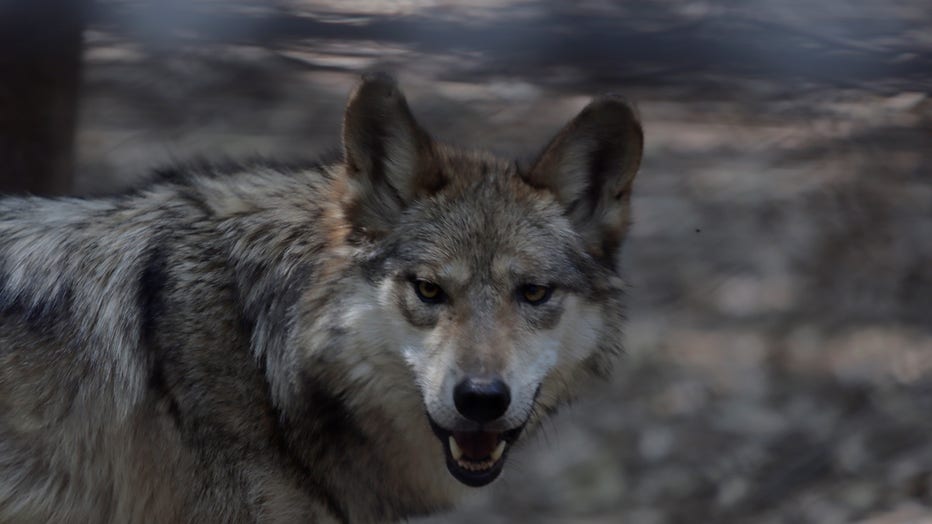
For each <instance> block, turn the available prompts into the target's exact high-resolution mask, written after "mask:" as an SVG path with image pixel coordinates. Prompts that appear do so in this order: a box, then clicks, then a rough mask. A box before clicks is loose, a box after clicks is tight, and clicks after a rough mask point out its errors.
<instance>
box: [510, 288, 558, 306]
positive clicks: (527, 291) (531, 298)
mask: <svg viewBox="0 0 932 524" xmlns="http://www.w3.org/2000/svg"><path fill="white" fill-rule="evenodd" d="M552 292H553V288H552V287H548V286H539V285H537V284H525V285H523V286H521V287H520V288H519V289H518V293H519V294H520V296H521V298H522V299H524V300H525V301H526V302H527V303H528V304H531V305H532V306H539V305H540V304H543V303H544V302H546V301H547V300H549V299H550V294H551V293H552Z"/></svg>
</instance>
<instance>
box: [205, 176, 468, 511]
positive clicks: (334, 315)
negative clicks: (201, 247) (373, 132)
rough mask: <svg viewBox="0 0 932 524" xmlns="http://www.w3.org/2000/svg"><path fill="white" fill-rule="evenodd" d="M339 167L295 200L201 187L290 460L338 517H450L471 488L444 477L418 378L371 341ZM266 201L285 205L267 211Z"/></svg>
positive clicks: (297, 192)
mask: <svg viewBox="0 0 932 524" xmlns="http://www.w3.org/2000/svg"><path fill="white" fill-rule="evenodd" d="M340 169H342V167H341V166H334V167H331V168H329V171H328V174H327V176H325V177H323V178H320V177H318V176H314V177H313V178H312V179H311V180H308V179H305V178H304V177H303V176H302V174H300V173H299V174H295V175H294V178H295V180H296V182H297V183H296V184H295V185H294V186H293V187H291V188H289V189H290V191H288V192H287V193H279V194H276V195H271V196H272V197H274V198H271V199H270V198H269V196H270V195H262V194H261V192H262V184H261V181H260V183H258V184H257V181H256V180H255V179H251V180H249V181H244V183H245V184H247V185H248V186H251V187H244V188H242V189H239V188H238V186H237V185H236V184H231V183H230V181H225V182H224V183H222V184H217V185H214V184H212V183H210V181H208V182H207V185H206V186H204V189H203V190H204V191H213V192H215V193H214V194H212V195H211V198H209V199H207V201H210V202H212V204H211V205H213V206H214V207H213V208H212V209H211V211H212V212H213V213H216V218H215V219H214V221H215V223H216V224H217V227H218V229H219V230H220V231H221V232H222V234H223V235H224V237H225V238H226V240H227V242H228V248H229V257H230V258H229V265H230V269H231V271H232V276H233V278H234V289H235V290H236V294H237V295H238V296H237V303H238V306H239V308H240V309H241V312H242V315H243V319H244V321H245V324H246V329H247V331H248V332H249V335H250V336H249V339H250V343H249V345H250V348H251V352H252V355H253V356H254V358H255V359H256V361H257V362H259V363H260V364H261V366H262V367H263V368H264V372H265V377H266V380H267V383H268V386H269V393H270V402H271V403H272V405H273V406H274V409H275V411H276V413H277V415H278V424H279V426H278V427H279V430H280V433H281V438H282V442H281V444H282V450H283V452H284V453H285V454H287V455H288V458H289V459H290V460H292V461H294V463H295V464H296V465H297V467H298V469H299V470H301V471H302V472H303V474H306V475H309V476H312V477H314V478H313V479H312V480H313V483H314V484H315V485H317V486H319V488H320V491H321V492H322V495H323V496H324V497H326V499H327V505H328V507H329V509H330V510H331V511H332V512H333V513H334V514H336V515H337V516H338V517H339V518H340V519H346V520H349V521H352V522H370V521H372V522H374V521H380V520H383V519H385V518H387V517H388V518H392V519H398V518H403V517H405V516H410V515H415V514H422V513H428V512H432V511H436V510H438V509H444V508H446V507H449V506H450V505H451V504H452V503H453V501H454V499H455V498H457V497H458V496H459V495H460V494H461V493H460V492H461V491H462V489H463V488H462V486H460V485H459V484H458V483H456V482H455V481H454V480H453V479H452V478H451V477H450V476H449V474H448V473H447V471H446V468H445V466H444V463H443V453H442V449H441V446H440V444H439V442H438V441H437V440H436V438H435V437H434V436H433V434H432V433H431V431H430V429H429V425H428V422H427V419H426V416H425V415H424V407H423V404H422V401H421V396H420V394H419V392H418V391H417V389H416V385H415V380H414V378H413V376H411V372H410V370H409V369H408V368H407V366H406V364H405V363H404V362H403V360H402V359H401V357H400V355H399V354H398V353H397V352H396V351H394V350H393V349H394V348H382V347H375V344H376V341H378V340H379V335H378V333H368V332H367V329H372V328H376V329H377V327H378V324H379V322H378V319H374V318H366V314H368V313H374V311H373V310H372V309H367V307H366V306H368V305H370V304H374V303H375V300H376V298H375V289H374V287H371V286H370V285H369V284H368V283H366V282H365V281H364V278H363V276H362V272H361V269H360V267H359V263H358V261H359V260H361V259H363V258H364V255H365V249H366V248H365V246H364V245H360V244H359V243H356V242H352V243H351V242H349V241H348V237H349V236H350V235H351V234H352V228H351V226H350V224H348V223H347V221H346V220H345V218H344V216H343V212H342V209H341V208H340V203H341V202H343V201H344V200H345V195H344V194H343V193H344V192H345V191H346V187H345V185H344V184H343V183H342V180H343V177H341V176H339V175H340V173H339V170H340ZM309 182H310V183H309ZM257 186H258V187H257ZM266 186H267V187H278V188H281V187H282V186H283V184H281V183H280V182H279V183H277V184H271V183H269V184H267V185H266ZM216 192H219V194H218V193H216ZM257 193H258V194H257ZM322 194H323V195H322ZM269 201H274V202H276V204H277V205H276V206H275V207H274V208H269V207H265V206H264V205H262V204H259V202H261V203H263V204H264V203H266V202H269ZM405 385H407V386H405ZM425 450H429V451H428V452H425ZM311 472H313V473H311ZM344 494H348V495H349V494H351V495H350V496H349V497H347V498H344Z"/></svg>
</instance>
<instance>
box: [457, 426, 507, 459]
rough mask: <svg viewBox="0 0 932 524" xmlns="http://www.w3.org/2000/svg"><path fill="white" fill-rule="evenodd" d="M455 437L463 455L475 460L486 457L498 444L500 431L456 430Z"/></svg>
mask: <svg viewBox="0 0 932 524" xmlns="http://www.w3.org/2000/svg"><path fill="white" fill-rule="evenodd" d="M453 438H454V439H455V440H456V443H457V444H458V445H459V447H460V449H461V450H463V456H464V457H466V458H467V459H470V460H473V461H480V460H484V459H486V458H487V457H489V456H490V455H491V454H492V452H493V451H495V448H496V447H497V446H498V433H493V432H490V431H454V432H453Z"/></svg>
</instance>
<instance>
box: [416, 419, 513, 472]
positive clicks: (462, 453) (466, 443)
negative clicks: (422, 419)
mask: <svg viewBox="0 0 932 524" xmlns="http://www.w3.org/2000/svg"><path fill="white" fill-rule="evenodd" d="M428 420H430V427H431V428H432V429H433V430H434V434H435V435H437V438H439V439H440V442H442V443H443V451H444V454H445V455H446V458H447V469H448V470H449V471H450V474H451V475H453V477H454V478H456V479H457V480H459V481H460V482H462V483H463V484H466V485H467V486H472V487H479V486H485V485H486V484H488V483H489V482H492V481H493V480H495V479H496V478H498V476H499V475H500V474H501V472H502V466H504V464H505V458H506V457H507V456H508V451H509V448H510V447H511V445H512V444H513V443H514V441H515V440H517V438H518V435H520V434H521V430H522V429H524V425H521V426H519V427H517V428H514V429H510V430H508V431H484V430H481V429H480V430H476V431H450V430H447V429H444V428H442V427H440V426H439V425H438V424H437V423H436V422H434V420H433V419H432V418H430V416H429V415H428Z"/></svg>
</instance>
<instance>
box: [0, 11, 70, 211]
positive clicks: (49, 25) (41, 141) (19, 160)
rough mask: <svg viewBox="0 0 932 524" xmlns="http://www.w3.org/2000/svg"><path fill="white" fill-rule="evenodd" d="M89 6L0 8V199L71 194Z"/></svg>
mask: <svg viewBox="0 0 932 524" xmlns="http://www.w3.org/2000/svg"><path fill="white" fill-rule="evenodd" d="M86 8H87V2H86V0H0V192H3V193H33V194H44V195H56V194H64V193H67V192H68V191H69V190H70V189H71V179H72V171H73V165H72V164H73V149H74V131H75V123H76V119H77V103H78V89H79V85H80V76H81V42H82V38H81V33H82V30H83V29H84V22H85V15H86Z"/></svg>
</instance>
